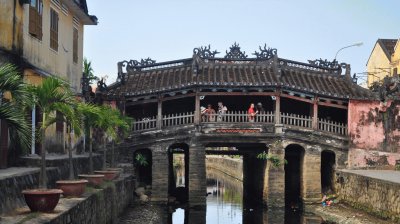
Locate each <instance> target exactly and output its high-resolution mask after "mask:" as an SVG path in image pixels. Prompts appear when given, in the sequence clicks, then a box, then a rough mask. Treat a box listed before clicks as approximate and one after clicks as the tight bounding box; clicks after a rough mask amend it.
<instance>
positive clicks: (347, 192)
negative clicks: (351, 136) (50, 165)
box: [336, 171, 400, 222]
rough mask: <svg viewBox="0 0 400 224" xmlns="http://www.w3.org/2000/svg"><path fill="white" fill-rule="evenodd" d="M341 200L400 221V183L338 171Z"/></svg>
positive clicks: (337, 187) (337, 183) (337, 184)
mask: <svg viewBox="0 0 400 224" xmlns="http://www.w3.org/2000/svg"><path fill="white" fill-rule="evenodd" d="M336 190H337V193H338V194H339V197H340V200H341V201H344V202H346V203H348V204H350V205H352V206H353V207H355V208H357V209H362V210H365V211H367V212H368V213H371V214H375V215H377V216H379V217H382V218H390V219H392V220H395V221H397V222H399V221H400V200H399V197H400V183H394V182H390V181H385V180H379V179H375V178H371V177H366V176H362V175H358V174H355V173H351V172H346V171H337V180H336Z"/></svg>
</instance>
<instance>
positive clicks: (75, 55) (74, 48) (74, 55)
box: [72, 27, 78, 63]
mask: <svg viewBox="0 0 400 224" xmlns="http://www.w3.org/2000/svg"><path fill="white" fill-rule="evenodd" d="M73 29H74V32H73V43H72V45H73V46H72V51H73V53H72V60H73V62H75V63H77V62H78V29H76V28H75V27H74V28H73Z"/></svg>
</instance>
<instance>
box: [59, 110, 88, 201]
mask: <svg viewBox="0 0 400 224" xmlns="http://www.w3.org/2000/svg"><path fill="white" fill-rule="evenodd" d="M76 103H77V104H78V102H76ZM65 111H67V112H73V113H66V114H64V119H65V122H67V123H68V127H69V128H68V129H69V131H68V137H67V138H68V162H69V176H68V180H59V181H57V182H56V184H57V187H58V188H60V189H61V190H62V191H63V195H64V196H65V197H80V196H81V195H82V194H83V193H84V192H85V188H86V184H87V183H88V181H87V180H85V179H75V175H74V167H73V160H72V151H73V147H72V135H75V136H76V137H78V136H80V134H81V120H82V119H81V118H82V115H81V114H80V112H79V110H78V109H77V105H74V107H73V110H71V111H69V110H65Z"/></svg>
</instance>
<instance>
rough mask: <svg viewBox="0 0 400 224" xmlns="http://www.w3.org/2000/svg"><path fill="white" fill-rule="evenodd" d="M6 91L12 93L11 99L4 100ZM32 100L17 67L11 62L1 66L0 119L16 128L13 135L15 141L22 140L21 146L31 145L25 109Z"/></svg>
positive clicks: (29, 127)
mask: <svg viewBox="0 0 400 224" xmlns="http://www.w3.org/2000/svg"><path fill="white" fill-rule="evenodd" d="M5 93H8V94H10V95H11V100H10V101H4V100H3V95H4V94H5ZM31 102H32V98H31V97H30V95H29V92H28V91H27V85H26V84H25V83H24V82H23V78H22V75H21V74H20V73H19V72H18V70H17V68H16V67H15V66H14V65H11V64H5V65H2V66H0V119H1V120H2V121H3V122H6V123H7V124H8V126H9V128H10V129H13V130H15V133H16V135H15V136H13V135H12V136H11V137H14V138H15V139H14V141H15V142H20V143H21V146H22V147H24V148H27V149H29V148H30V146H31V137H32V135H31V126H30V125H29V122H28V121H27V119H26V117H25V113H24V109H25V108H27V106H28V105H30V103H31ZM17 139H18V141H17ZM12 140H13V139H12Z"/></svg>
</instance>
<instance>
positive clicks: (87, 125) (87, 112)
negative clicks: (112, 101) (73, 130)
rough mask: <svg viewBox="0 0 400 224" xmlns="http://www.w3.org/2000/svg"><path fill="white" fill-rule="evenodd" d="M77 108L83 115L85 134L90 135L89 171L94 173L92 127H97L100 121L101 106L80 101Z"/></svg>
mask: <svg viewBox="0 0 400 224" xmlns="http://www.w3.org/2000/svg"><path fill="white" fill-rule="evenodd" d="M77 110H78V111H79V113H80V114H82V116H83V121H84V122H83V124H84V129H85V135H86V136H87V137H88V138H87V139H88V143H89V173H90V174H93V143H92V136H91V135H92V134H91V133H92V132H91V131H90V129H91V128H93V127H95V124H96V123H97V122H99V119H100V107H98V106H96V105H93V104H90V103H79V104H78V105H77Z"/></svg>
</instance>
